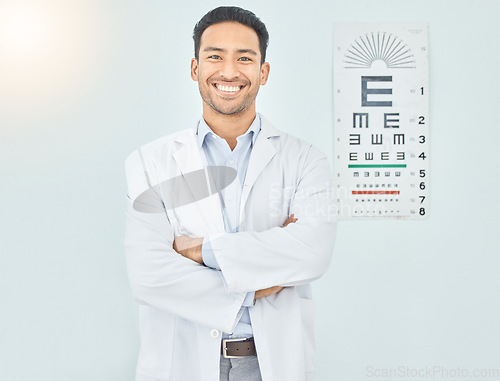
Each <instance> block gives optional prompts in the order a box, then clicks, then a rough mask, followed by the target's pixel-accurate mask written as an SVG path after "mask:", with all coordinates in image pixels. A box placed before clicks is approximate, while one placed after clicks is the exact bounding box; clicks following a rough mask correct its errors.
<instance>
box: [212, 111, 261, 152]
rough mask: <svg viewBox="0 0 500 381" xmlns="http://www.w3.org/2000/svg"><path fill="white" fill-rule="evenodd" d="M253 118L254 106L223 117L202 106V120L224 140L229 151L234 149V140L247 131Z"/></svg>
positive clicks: (254, 114)
mask: <svg viewBox="0 0 500 381" xmlns="http://www.w3.org/2000/svg"><path fill="white" fill-rule="evenodd" d="M255 116H256V113H255V106H254V107H249V108H248V109H246V110H243V111H241V112H239V113H237V114H234V115H224V114H221V113H218V112H216V111H214V110H212V109H211V108H210V107H209V106H207V105H206V104H205V103H204V104H203V119H205V122H206V123H207V124H208V126H209V127H210V128H211V129H212V131H213V132H214V133H215V134H217V135H218V136H220V137H221V138H222V139H225V140H226V142H227V144H228V145H229V147H230V148H231V150H233V149H234V148H235V147H236V138H237V137H238V136H241V135H243V134H244V133H245V132H246V131H247V130H248V128H249V127H250V126H251V125H252V123H253V121H254V119H255Z"/></svg>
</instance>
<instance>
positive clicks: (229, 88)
mask: <svg viewBox="0 0 500 381" xmlns="http://www.w3.org/2000/svg"><path fill="white" fill-rule="evenodd" d="M216 86H217V88H218V89H219V90H221V91H229V92H232V93H235V92H237V91H239V90H240V87H239V86H238V87H232V86H222V85H219V84H217V85H216Z"/></svg>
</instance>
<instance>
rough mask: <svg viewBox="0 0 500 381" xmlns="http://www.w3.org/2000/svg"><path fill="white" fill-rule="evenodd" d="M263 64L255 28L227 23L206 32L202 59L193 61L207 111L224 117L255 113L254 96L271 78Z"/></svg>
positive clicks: (192, 69)
mask: <svg viewBox="0 0 500 381" xmlns="http://www.w3.org/2000/svg"><path fill="white" fill-rule="evenodd" d="M260 62H261V54H260V50H259V37H258V36H257V33H255V31H254V30H253V29H252V28H249V27H247V26H245V25H242V24H239V23H234V22H224V23H220V24H215V25H211V26H209V27H208V28H207V29H205V31H204V32H203V34H202V36H201V41H200V51H199V59H198V60H196V59H195V58H193V60H192V61H191V78H192V79H193V80H194V81H198V86H199V89H200V94H201V97H202V99H203V102H204V105H203V106H204V107H203V109H204V112H205V109H206V108H207V107H208V109H209V110H211V111H213V112H215V113H218V114H222V115H237V114H239V113H242V112H248V111H252V110H253V112H255V97H256V96H257V93H258V92H259V87H260V85H264V84H265V83H266V82H267V78H268V75H269V64H268V63H267V62H266V63H264V64H262V65H261V63H260Z"/></svg>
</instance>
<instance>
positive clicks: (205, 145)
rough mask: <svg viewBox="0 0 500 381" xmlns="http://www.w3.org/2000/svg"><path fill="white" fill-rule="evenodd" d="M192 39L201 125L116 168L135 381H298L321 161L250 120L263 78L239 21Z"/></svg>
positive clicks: (319, 248)
mask: <svg viewBox="0 0 500 381" xmlns="http://www.w3.org/2000/svg"><path fill="white" fill-rule="evenodd" d="M193 38H194V41H195V58H193V60H192V61H191V77H192V79H193V80H195V81H197V82H198V85H199V90H200V94H201V97H202V100H203V118H201V119H200V121H199V122H198V123H197V125H196V126H195V127H194V128H191V129H188V130H184V131H181V132H179V133H175V134H172V135H170V136H167V137H164V138H161V139H159V140H157V141H154V142H152V143H150V144H148V145H146V146H143V147H141V148H140V149H139V150H137V151H136V152H134V153H133V154H131V155H130V156H129V158H128V159H127V163H126V167H127V182H128V199H129V205H128V212H127V228H126V240H125V245H126V253H127V267H128V272H129V278H130V282H131V285H132V289H133V292H134V295H135V297H136V298H137V300H138V301H139V303H140V324H141V350H140V354H139V362H138V366H137V376H136V380H137V381H167V380H170V381H216V380H238V381H243V380H251V381H256V380H264V381H282V380H283V381H285V380H286V381H304V380H311V379H313V376H314V330H313V316H314V311H313V310H314V305H313V303H314V302H313V300H312V298H311V288H310V282H311V281H312V280H314V279H317V278H318V277H320V276H321V275H322V274H323V273H324V272H325V271H326V269H327V266H328V264H329V261H330V257H331V253H332V250H333V242H334V236H335V218H334V212H333V211H334V208H333V201H332V194H331V189H330V187H331V171H330V167H329V164H328V161H327V159H326V158H325V156H324V155H323V154H321V153H320V152H319V151H318V150H317V149H315V148H314V147H312V146H311V145H310V144H307V143H305V142H302V141H300V140H298V139H296V138H294V137H292V136H290V135H288V134H286V133H283V132H281V131H279V130H277V129H276V128H274V127H273V126H272V125H271V124H270V123H269V122H268V121H267V120H266V119H265V118H264V117H263V116H262V115H260V114H257V113H256V110H255V98H256V96H257V93H258V91H259V87H260V86H261V85H264V84H265V83H266V82H267V79H268V75H269V70H270V66H269V63H267V62H265V54H266V48H267V43H268V33H267V30H266V27H265V25H264V24H263V23H262V22H261V21H260V20H259V19H258V18H257V17H256V16H255V15H254V14H253V13H251V12H249V11H246V10H243V9H240V8H237V7H220V8H217V9H214V10H212V11H211V12H209V13H207V14H206V15H205V16H204V17H203V18H202V19H201V20H200V21H199V22H198V24H197V25H196V26H195V29H194V34H193ZM295 216H296V217H297V218H295Z"/></svg>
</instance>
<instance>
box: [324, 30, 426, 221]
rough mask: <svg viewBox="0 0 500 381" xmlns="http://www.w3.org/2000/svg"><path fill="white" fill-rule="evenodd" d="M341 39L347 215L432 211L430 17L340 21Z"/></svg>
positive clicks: (337, 92) (340, 204) (342, 177)
mask: <svg viewBox="0 0 500 381" xmlns="http://www.w3.org/2000/svg"><path fill="white" fill-rule="evenodd" d="M333 40H334V54H333V81H334V82H333V87H334V99H333V100H334V102H333V103H334V108H333V111H334V140H335V143H334V148H335V151H334V170H335V180H334V181H335V190H336V203H337V208H338V213H339V218H340V219H361V218H370V219H373V218H400V219H401V218H403V219H425V218H427V217H428V214H429V197H428V196H429V181H428V179H429V138H428V137H429V117H428V115H429V79H428V77H429V75H428V39H427V24H426V23H404V24H403V23H381V24H374V23H341V24H335V26H334V37H333Z"/></svg>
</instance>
